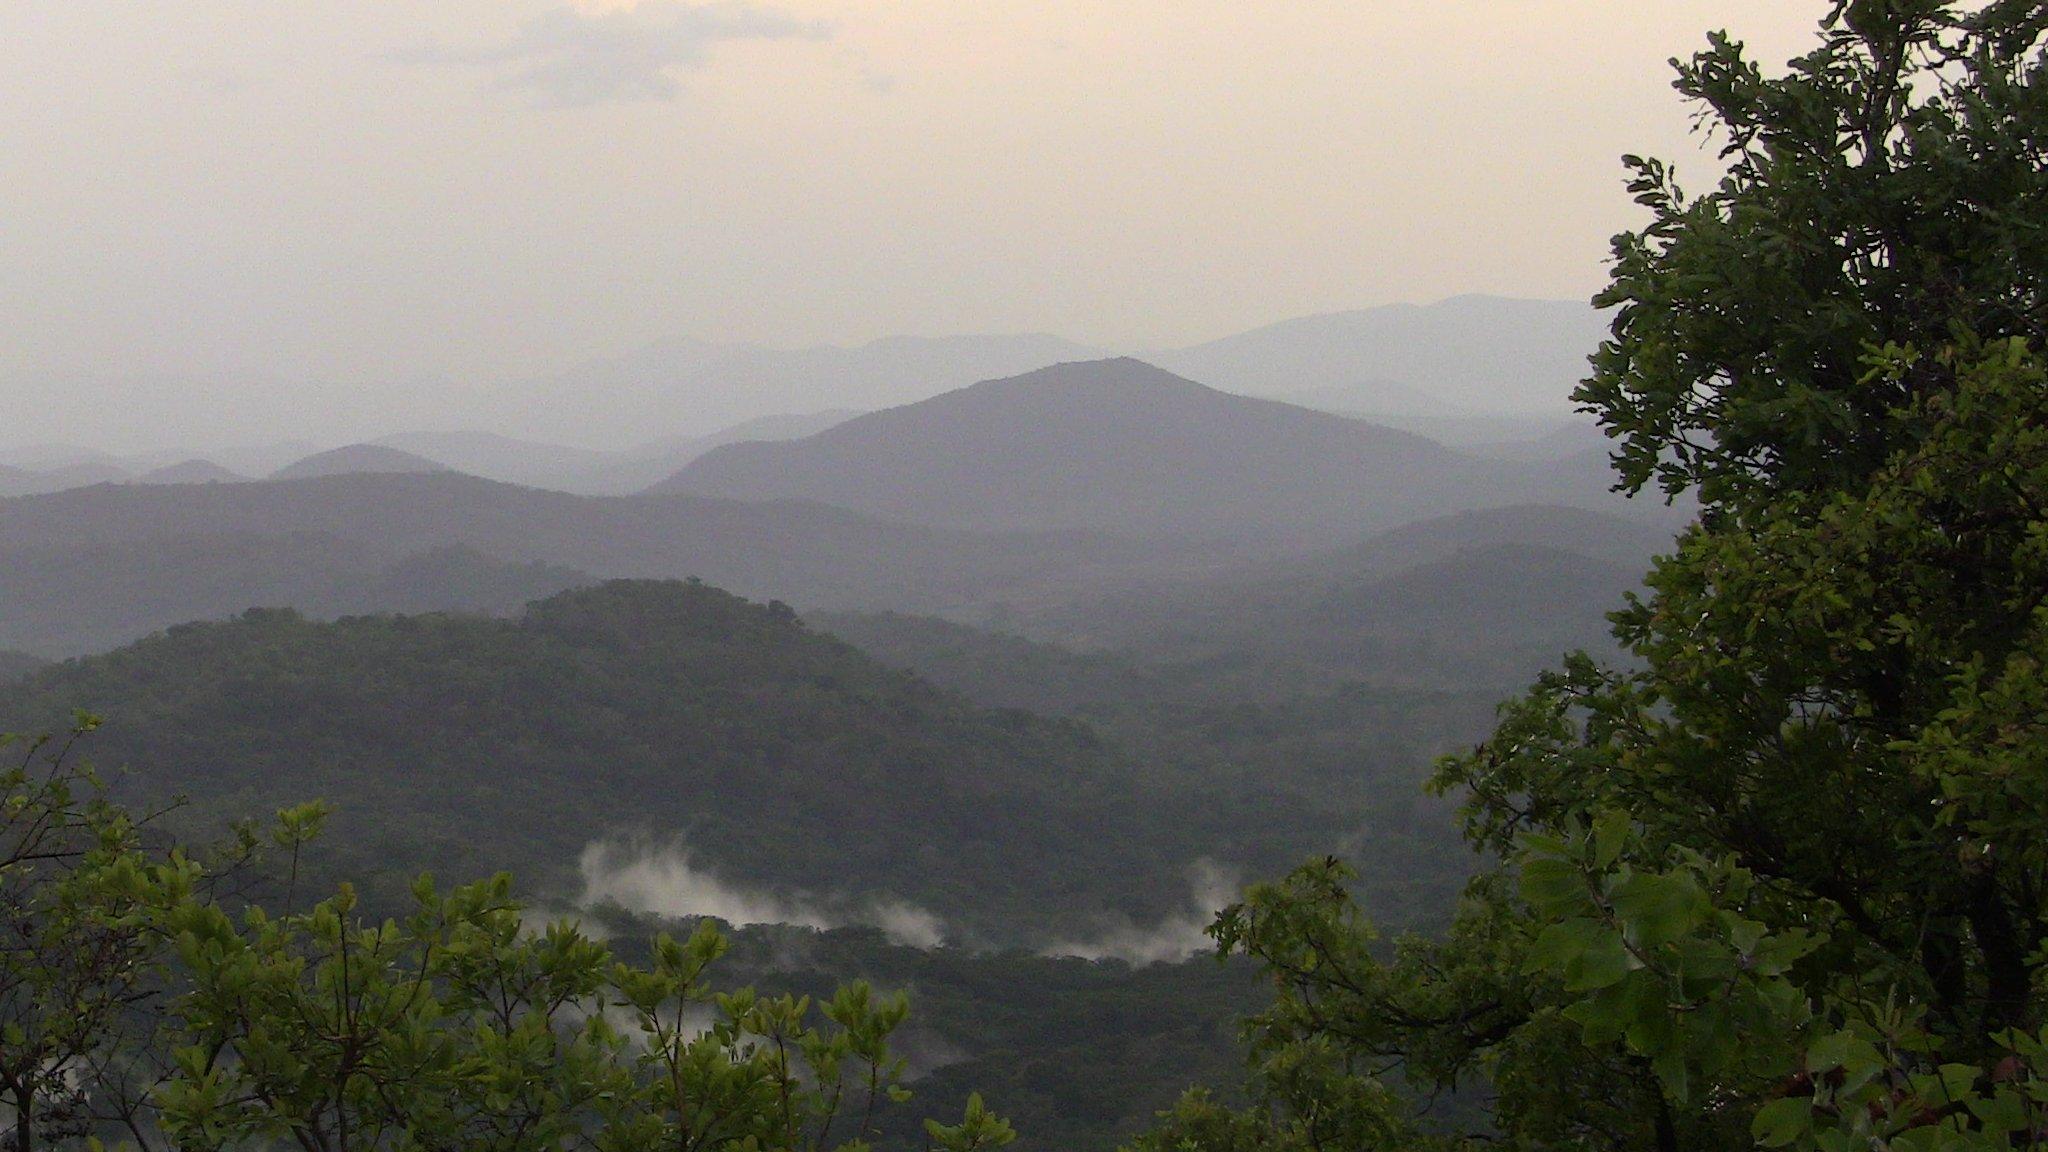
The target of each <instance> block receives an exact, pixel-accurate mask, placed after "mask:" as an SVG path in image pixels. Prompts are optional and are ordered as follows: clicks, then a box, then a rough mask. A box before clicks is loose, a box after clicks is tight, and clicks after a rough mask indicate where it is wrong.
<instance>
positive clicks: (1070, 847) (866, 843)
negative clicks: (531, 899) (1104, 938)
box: [0, 581, 1203, 941]
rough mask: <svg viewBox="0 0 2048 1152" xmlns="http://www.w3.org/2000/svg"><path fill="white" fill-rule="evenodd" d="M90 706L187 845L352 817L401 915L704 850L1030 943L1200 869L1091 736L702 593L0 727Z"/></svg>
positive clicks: (356, 874)
mask: <svg viewBox="0 0 2048 1152" xmlns="http://www.w3.org/2000/svg"><path fill="white" fill-rule="evenodd" d="M85 702H91V703H92V704H93V706H94V707H95V708H96V709H98V710H99V711H101V712H103V713H104V714H105V715H106V716H108V718H109V720H110V721H111V723H110V725H109V729H108V731H107V732H106V733H104V734H103V735H102V737H101V742H100V745H99V749H98V755H99V756H101V757H102V759H104V760H106V761H107V762H109V763H114V764H123V763H126V764H135V765H141V766H146V768H147V770H148V771H147V772H146V773H145V772H140V771H138V772H136V773H133V774H128V775H124V776H120V777H116V778H114V779H113V784H114V786H115V788H116V790H117V792H118V794H120V795H121V796H123V797H126V798H131V799H135V800H137V801H138V802H144V803H156V802H161V801H162V800H163V799H164V798H166V797H168V796H170V795H172V794H174V793H182V794H184V795H185V796H187V797H188V798H189V799H190V801H191V803H190V805H189V806H188V808H187V809H186V810H185V811H184V812H183V813H182V814H181V817H180V820H181V823H180V827H181V828H182V829H184V830H186V831H188V832H196V831H198V830H200V829H202V828H204V827H205V825H204V824H203V823H202V821H203V820H204V819H207V818H212V819H215V820H219V819H221V818H222V817H224V816H226V815H228V814H232V813H240V812H246V811H251V810H256V811H261V810H266V809H270V808H277V807H282V806H285V805H289V804H292V803H295V802H298V801H300V800H303V799H305V798H307V797H313V796H318V797H326V798H329V799H331V800H333V801H334V802H335V803H336V812H335V816H334V821H333V825H334V831H335V835H334V836H333V837H331V838H330V841H329V842H328V843H327V844H326V845H325V846H323V848H322V850H321V851H319V852H317V853H315V854H314V855H313V856H310V857H309V866H310V867H311V868H312V869H313V871H312V873H311V875H313V876H314V878H315V879H316V880H317V881H319V882H320V883H322V884H331V883H332V882H334V881H335V880H338V879H339V878H341V877H343V876H346V877H348V878H350V879H351V880H353V881H354V882H356V883H357V884H358V885H359V886H360V891H361V893H362V896H363V899H364V900H365V902H366V905H367V906H368V907H370V908H372V909H374V910H375V911H376V912H377V914H379V915H386V914H396V913H398V912H399V911H402V910H403V909H404V908H405V907H406V906H407V905H408V904H409V902H410V901H409V898H408V897H407V895H406V884H407V883H408V881H409V877H410V874H411V873H412V872H414V871H415V870H419V869H428V870H432V871H434V872H436V873H437V874H441V875H488V874H490V873H491V872H494V871H498V870H509V871H513V872H515V873H516V874H518V875H521V876H524V877H527V878H528V882H529V883H531V884H533V885H534V886H535V887H536V889H537V890H540V891H545V892H550V893H560V894H561V895H562V896H565V897H573V896H574V895H575V886H576V885H578V884H579V883H580V877H579V875H578V872H577V861H578V858H579V855H580V854H581V853H582V852H583V850H584V849H585V847H586V846H588V845H589V844H591V843H592V842H593V841H597V840H600V839H605V838H611V837H617V838H621V839H631V838H632V837H633V836H635V835H636V834H644V835H646V836H649V837H652V836H654V835H655V834H656V833H657V832H658V833H659V834H660V835H662V836H674V835H676V834H677V832H678V831H681V832H683V833H684V834H685V835H686V836H687V845H686V846H687V848H688V850H689V851H690V852H691V853H692V855H693V859H694V860H695V862H696V866H697V867H698V868H700V869H706V870H709V871H711V872H713V873H715V874H720V875H722V876H726V877H743V878H744V879H745V882H746V883H747V884H749V885H752V886H761V887H766V888H769V889H771V890H774V891H776V892H780V893H805V894H808V896H809V897H810V898H811V900H812V901H813V902H815V903H816V904H818V905H820V906H822V907H825V908H827V909H831V908H833V906H834V905H833V901H834V900H835V899H838V898H841V897H842V896H843V897H844V898H845V899H847V900H849V901H851V900H854V899H855V897H854V896H853V895H852V894H851V893H848V892H847V890H848V889H852V890H853V891H854V892H859V893H866V894H876V893H885V894H888V895H889V896H892V897H894V898H896V899H902V900H912V901H916V902H917V903H919V904H921V905H923V906H924V907H926V908H928V909H930V910H931V911H933V912H935V913H937V914H938V915H939V916H941V917H943V918H945V919H946V921H947V922H948V924H949V925H952V926H954V927H955V928H956V929H957V930H959V931H961V932H972V933H976V934H978V935H980V936H983V937H985V938H991V939H995V940H998V941H1007V940H1012V939H1016V938H1018V937H1019V936H1021V935H1024V934H1025V933H1027V932H1029V931H1032V930H1034V929H1040V928H1043V929H1045V930H1047V931H1053V930H1058V931H1068V930H1071V929H1070V928H1068V927H1066V925H1070V924H1071V923H1072V918H1073V917H1074V916H1075V915H1077V914H1082V915H1085V914H1087V913H1089V912H1098V911H1105V910H1107V909H1121V910H1123V911H1126V912H1128V913H1129V914H1132V915H1143V914H1148V913H1149V914H1155V915H1156V912H1153V911H1152V908H1151V905H1152V903H1153V902H1154V901H1156V899H1157V894H1158V893H1160V892H1175V893H1178V892H1179V891H1182V890H1184V888H1185V878H1184V869H1185V868H1186V867H1187V865H1188V863H1189V862H1190V861H1192V860H1193V859H1194V858H1195V857H1196V856H1198V855H1200V854H1201V852H1202V851H1203V848H1202V846H1201V845H1200V844H1199V843H1198V842H1196V841H1195V839H1194V838H1193V837H1191V836H1187V835H1185V834H1184V833H1183V832H1182V831H1181V830H1177V829H1174V828H1172V827H1171V826H1170V825H1165V824H1161V823H1154V822H1151V821H1150V820H1149V819H1147V813H1148V808H1147V807H1146V806H1145V805H1144V804H1142V803H1139V802H1136V801H1135V800H1134V799H1133V798H1134V796H1135V795H1137V794H1139V793H1140V791H1141V789H1142V788H1143V787H1144V784H1143V781H1142V779H1141V778H1140V774H1139V773H1138V771H1137V770H1136V767H1135V766H1134V765H1132V764H1131V763H1129V762H1128V761H1127V760H1125V759H1123V758H1121V757H1119V756H1118V755H1116V754H1115V752H1114V750H1112V749H1110V748H1108V747H1107V746H1105V745H1104V744H1103V743H1102V741H1101V740H1100V739H1098V738H1097V737H1096V736H1095V735H1094V734H1092V733H1091V732H1089V731H1088V730H1086V729H1085V728H1083V727H1082V726H1080V725H1077V724H1073V723H1068V722H1059V721H1050V720H1044V719H1040V718H1038V717H1033V716H1027V715H1024V714H1022V713H1014V712H992V711H989V710H987V709H981V708H976V707H973V706H972V705H969V704H967V703H966V702H964V701H961V700H959V699H958V698H956V697H952V696H949V695H947V694H945V693H941V692H938V691H935V690H933V689H932V688H931V687H930V686H929V685H926V684H924V683H922V682H920V681H918V680H916V679H915V678H913V677H910V676H907V675H904V674H902V673H899V672H894V671H891V670H889V669H886V668H884V667H882V666H880V665H878V664H876V663H875V662H873V661H871V660H869V659H867V658H865V657H863V656H862V655H861V654H860V653H859V652H858V651H856V650H854V649H853V648H851V647H849V646H848V645H845V644H843V643H841V642H839V641H837V640H834V639H832V638H830V637H827V636H823V635H820V634H816V633H812V632H810V631H809V630H807V629H806V628H805V627H804V626H803V624H802V622H801V621H799V620H798V619H796V618H795V616H794V615H793V614H792V613H791V612H790V611H789V610H788V609H787V608H786V607H782V606H779V605H768V606H764V605H756V604H750V603H748V602H746V601H743V600H741V599H739V598H737V597H735V596H731V595H729V594H727V593H724V592H720V591H718V590H716V589H713V588H710V587H707V586H703V585H694V584H686V583H683V582H653V581H646V582H630V581H621V582H614V583H611V584H607V585H604V586H600V587H595V588H590V589H583V590H577V591H572V592H567V593H563V594H561V595H559V596H556V597H554V598H552V599H549V600H545V601H541V602H540V603H538V604H536V605H535V606H533V607H532V608H531V609H530V610H529V611H528V612H527V613H526V614H525V615H524V616H523V617H522V618H521V619H518V620H493V619H484V618H476V617H462V616H422V617H362V618H351V619H346V620H342V621H338V622H335V623H331V624H320V623H313V622H309V621H307V620H305V619H303V618H301V617H299V616H297V615H296V614H294V613H289V612H284V611H278V610H267V611H260V612H250V613H247V614H245V615H244V616H243V617H242V618H240V619H239V620H237V621H234V622H231V623H227V624H208V625H188V626H182V627H179V628H174V629H172V630H171V631H170V632H168V633H166V634H164V635H162V636H160V637H156V638H153V639H151V640H148V641H145V642H143V643H141V644H138V645H135V646H132V647H130V648H126V649H123V650H120V651H118V652H114V653H110V654H108V655H106V656H101V657H93V658H90V659H87V660H82V661H72V662H69V663H67V664H65V665H62V666H59V667H57V668H54V669H51V670H49V671H47V672H45V673H43V674H41V675H39V676H37V677H35V678H33V679H31V680H30V681H29V682H28V683H27V684H25V685H23V686H22V687H20V688H18V689H15V690H13V691H11V692H6V693H0V728H17V729H30V730H32V729H35V728H39V727H45V726H48V725H49V724H50V723H51V722H52V720H53V718H56V717H61V716H62V715H63V714H64V713H65V712H66V711H67V710H68V709H70V708H72V707H75V706H79V705H81V704H83V703H85ZM1111 828H1115V829H1117V832H1116V833H1114V834H1107V832H1106V830H1107V829H1111ZM653 845H654V846H655V847H657V848H659V847H666V841H665V840H654V841H653ZM1105 880H1106V881H1108V882H1107V883H1105ZM565 890H566V891H565ZM1081 894H1086V895H1085V897H1082V898H1084V899H1085V900H1087V901H1088V903H1087V904H1083V905H1082V906H1080V907H1076V906H1075V905H1074V903H1073V901H1074V900H1075V899H1076V898H1077V897H1081ZM1062 902H1065V907H1060V906H1059V905H1060V904H1061V903H1062ZM1055 925H1057V926H1059V927H1054V926H1055Z"/></svg>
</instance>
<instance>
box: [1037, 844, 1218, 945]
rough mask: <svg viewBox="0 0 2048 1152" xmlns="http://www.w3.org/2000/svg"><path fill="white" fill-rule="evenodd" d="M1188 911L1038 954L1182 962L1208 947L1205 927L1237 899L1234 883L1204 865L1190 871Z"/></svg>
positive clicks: (1121, 924)
mask: <svg viewBox="0 0 2048 1152" xmlns="http://www.w3.org/2000/svg"><path fill="white" fill-rule="evenodd" d="M1190 871H1191V872H1192V875H1191V877H1190V885H1189V889H1190V890H1189V893H1188V907H1187V909H1186V910H1185V911H1182V912H1178V913H1175V914H1173V915H1171V916H1168V917H1166V918H1165V919H1163V920H1161V921H1159V922H1158V923H1156V924H1150V925H1146V924H1139V923H1137V922H1136V921H1134V920H1128V919H1125V920H1120V921H1117V922H1114V923H1111V924H1108V925H1105V926H1104V927H1103V928H1102V930H1101V931H1099V932H1097V933H1095V934H1094V935H1092V936H1090V937H1088V938H1086V939H1081V940H1069V941H1066V942H1065V943H1060V944H1054V945H1053V946H1051V947H1050V948H1046V949H1044V950H1043V953H1044V954H1045V955H1047V956H1077V957H1079V958H1081V959H1083V960H1123V961H1126V962H1128V963H1131V964H1159V963H1172V962H1175V961H1179V960H1185V959H1187V958H1188V957H1190V956H1193V955H1195V954H1196V953H1199V952H1206V951H1208V950H1209V949H1211V948H1213V947H1214V946H1215V945H1214V942H1213V941H1211V940H1210V939H1209V925H1210V924H1211V923H1213V922H1214V921H1215V919H1216V913H1217V912H1218V911H1219V910H1220V909H1222V908H1223V906H1224V905H1226V904H1229V903H1230V902H1231V901H1233V900H1235V899H1237V889H1238V885H1237V881H1236V879H1235V878H1234V877H1232V876H1231V875H1230V874H1229V873H1227V872H1225V871H1224V870H1223V869H1221V868H1219V867H1217V866H1216V865H1215V864H1213V863H1210V862H1209V861H1207V860H1204V861H1200V862H1198V863H1197V864H1196V865H1195V866H1194V867H1193V868H1192V869H1191V870H1190Z"/></svg>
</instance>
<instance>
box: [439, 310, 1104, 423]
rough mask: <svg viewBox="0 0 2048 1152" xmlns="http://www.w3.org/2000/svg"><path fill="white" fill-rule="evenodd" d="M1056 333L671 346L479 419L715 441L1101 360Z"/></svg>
mask: <svg viewBox="0 0 2048 1152" xmlns="http://www.w3.org/2000/svg"><path fill="white" fill-rule="evenodd" d="M1100 354H1101V353H1100V351H1099V350H1097V349H1093V348H1089V347H1087V346H1085V345H1081V344H1076V343H1074V342H1072V341H1069V340H1064V339H1061V338H1060V337H1057V336H1048V335H1043V334H1037V333H1029V334H1019V335H964V336H941V337H917V336H890V337H884V338H882V339H879V340H873V341H869V342H868V343H865V344H860V345H857V346H854V347H848V348H842V347H836V346H819V347H811V348H795V349H780V348H768V347H763V346H760V345H750V344H737V345H720V344H711V343H706V342H702V341H695V340H674V341H666V342H663V343H659V344H654V345H650V346H648V347H646V348H643V349H641V350H638V351H636V352H633V353H630V354H628V355H625V356H620V357H616V358H611V359H605V360H593V361H589V362H587V363H584V364H580V365H576V366H573V367H571V368H568V369H564V370H563V371H560V372H557V373H553V374H550V375H548V376H543V377H536V378H534V379H530V380H524V381H516V382H511V383H507V384H504V385H501V386H499V387H497V388H494V389H492V390H491V391H490V392H488V393H487V394H486V395H485V396H484V397H483V399H482V400H481V402H480V404H479V406H478V408H477V417H476V419H477V420H478V421H480V422H488V424H489V426H491V427H494V428H499V429H502V430H504V431H507V432H509V433H512V434H515V435H525V436H540V437H544V438H548V439H564V440H574V441H576V442H579V443H584V444H589V445H611V446H618V445H625V444H635V443H640V442H641V441H644V440H645V439H647V437H648V436H649V434H650V432H653V431H658V430H661V429H674V430H675V431H674V432H673V433H671V435H675V436H685V435H708V434H710V433H711V432H713V431H714V430H716V429H718V428H720V427H721V426H730V425H733V424H738V423H742V422H745V421H749V420H755V419H759V418H761V417H767V416H773V415H776V414H778V413H784V412H809V411H817V410H820V409H827V408H841V409H845V408H851V409H860V410H867V409H874V408H886V407H890V406H892V405H898V404H908V403H911V402H913V401H916V400H923V399H925V398H927V397H930V396H936V395H938V394H939V393H942V392H946V391H950V390H952V389H955V388H961V387H965V386H966V385H969V384H972V383H974V382H975V381H977V380H987V379H990V378H992V377H997V376H1009V375H1014V374H1016V373H1018V372H1025V371H1029V370H1031V369H1033V368H1039V367H1043V366H1044V365H1046V364H1051V363H1055V362H1058V361H1061V360H1074V359H1081V358H1087V357H1093V356H1098V355H1100Z"/></svg>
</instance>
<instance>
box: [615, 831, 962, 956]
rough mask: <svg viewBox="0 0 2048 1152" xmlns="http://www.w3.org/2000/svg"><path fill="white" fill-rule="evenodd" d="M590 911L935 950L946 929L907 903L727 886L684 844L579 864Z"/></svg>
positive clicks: (620, 847)
mask: <svg viewBox="0 0 2048 1152" xmlns="http://www.w3.org/2000/svg"><path fill="white" fill-rule="evenodd" d="M577 871H578V873H579V874H580V875H581V877H582V890H581V895H580V896H579V898H578V900H577V903H578V904H579V905H580V906H582V907H585V908H590V907H598V906H602V905H606V904H612V905H617V906H618V907H620V908H623V909H625V910H626V911H628V912H640V913H646V914H648V915H653V916H662V917H667V918H670V919H683V918H687V917H696V916H709V917H712V918H714V919H718V920H723V921H725V922H726V923H728V924H732V925H735V926H743V925H748V924H789V925H793V926H796V927H800V928H816V929H821V930H822V929H829V928H842V927H846V926H849V925H855V924H858V925H865V926H868V927H873V928H879V929H881V930H882V932H883V934H884V935H886V936H887V937H888V938H889V940H890V941H891V942H892V943H896V944H902V945H905V946H908V947H912V948H936V947H938V946H939V945H940V944H941V943H944V942H945V926H944V924H943V923H942V922H941V921H940V920H939V918H938V917H937V916H936V915H934V914H932V913H931V912H929V911H927V910H925V909H923V908H919V907H917V906H916V905H914V904H911V903H909V902H907V901H901V900H894V899H890V898H887V897H875V896H865V897H861V898H858V899H853V898H838V899H824V900H820V899H812V898H805V897H789V896H783V895H779V894H776V893H771V892H768V891H765V890H762V889H759V888H751V887H748V886H747V885H745V884H741V883H738V882H735V881H731V880H727V879H724V878H721V877H719V876H717V875H715V874H713V873H712V872H711V871H710V870H708V869H706V868H704V867H701V866H699V865H697V864H696V863H695V862H693V860H692V858H691V854H690V850H689V848H688V847H687V846H686V845H685V844H684V843H683V842H682V841H681V840H680V839H676V840H671V841H668V842H666V843H660V844H657V843H654V842H651V841H648V840H645V839H639V840H633V839H627V840H617V839H608V840H598V841H593V842H592V843H591V844H590V845H589V846H587V847H586V848H584V850H583V853H582V856H581V857H580V858H579V859H578V860H577Z"/></svg>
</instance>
